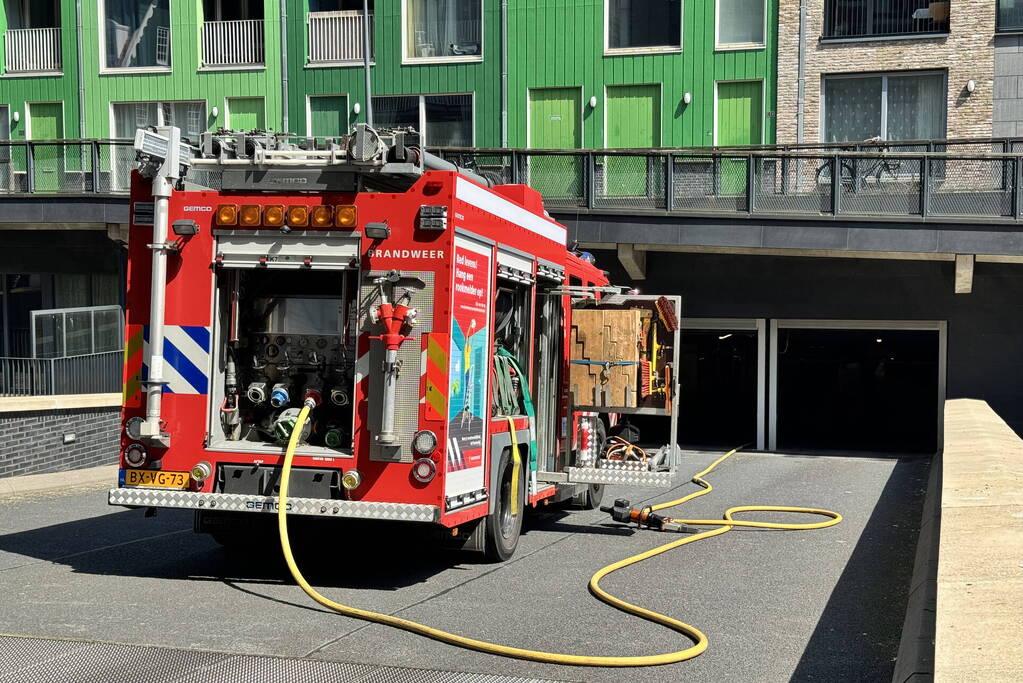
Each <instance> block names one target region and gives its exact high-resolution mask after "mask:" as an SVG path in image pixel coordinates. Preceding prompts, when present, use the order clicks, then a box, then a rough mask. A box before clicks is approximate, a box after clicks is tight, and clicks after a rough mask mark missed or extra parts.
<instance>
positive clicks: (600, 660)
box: [277, 406, 842, 667]
mask: <svg viewBox="0 0 1023 683" xmlns="http://www.w3.org/2000/svg"><path fill="white" fill-rule="evenodd" d="M308 415H309V407H308V406H306V407H304V408H302V411H301V412H300V413H299V416H298V419H297V420H296V426H295V429H294V430H293V431H292V433H291V439H290V440H289V441H288V448H287V451H285V454H284V466H283V471H282V472H281V490H280V498H279V500H278V508H277V525H278V528H279V530H280V536H281V550H282V551H283V552H284V559H285V561H286V562H287V564H288V569H289V570H290V571H291V575H292V576H293V577H294V578H295V581H296V582H297V583H298V585H299V586H301V587H302V590H304V591H305V592H306V594H308V595H309V597H311V598H312V599H313V600H315V601H316V602H318V603H320V604H321V605H323V606H324V607H327V608H329V609H332V610H334V611H335V612H338V613H340V614H343V615H345V616H347V617H354V618H356V619H363V620H365V621H370V622H374V623H378V624H384V625H387V626H393V627H395V628H400V629H403V630H405V631H411V632H412V633H417V634H419V635H422V636H426V637H427V638H433V639H434V640H439V641H441V642H443V643H448V644H449V645H455V646H458V647H464V648H469V649H472V650H478V651H480V652H486V653H489V654H494V655H500V656H502V657H514V658H517V659H528V660H532V661H536V662H547V663H551V664H569V665H574V666H608V667H619V666H654V665H658V664H671V663H674V662H682V661H685V660H687V659H692V658H693V657H696V656H697V655H699V654H701V653H702V652H703V651H704V650H706V649H707V636H706V635H704V634H703V632H702V631H700V630H699V629H698V628H696V627H695V626H691V625H689V624H686V623H684V622H682V621H679V620H678V619H673V618H671V617H669V616H666V615H664V614H660V613H658V612H654V611H653V610H649V609H646V608H644V607H640V606H638V605H633V604H632V603H629V602H626V601H624V600H622V599H620V598H616V597H615V596H613V595H611V594H610V593H608V592H607V591H605V590H604V589H603V588H601V587H600V580H601V579H603V578H604V577H605V576H607V575H608V574H610V573H612V572H615V571H618V570H619V569H623V568H624V567H628V566H630V565H633V564H636V563H638V562H642V561H643V560H646V559H649V558H651V557H654V556H655V555H660V554H661V553H666V552H668V551H669V550H673V549H675V548H678V547H680V546H683V545H687V544H689V543H695V542H696V541H700V540H703V539H705V538H710V537H711V536H720V535H721V534H724V533H726V532H728V531H730V530H731V529H733V528H734V527H737V526H744V527H757V528H760V529H790V530H791V529H823V528H824V527H829V526H833V525H835V524H838V523H839V522H840V521H842V516H841V515H840V514H838V513H837V512H831V511H830V510H820V509H817V508H804V507H780V506H775V505H742V506H738V507H733V508H729V509H728V510H726V511H725V515H724V519H723V520H721V519H678V520H676V521H678V522H681V523H685V524H690V525H703V526H714V527H716V528H714V529H709V530H707V531H702V532H700V533H697V534H694V535H692V536H684V537H682V538H679V539H677V540H674V541H671V542H670V543H665V544H664V545H661V546H658V547H656V548H653V549H651V550H647V551H645V552H642V553H639V554H638V555H633V556H632V557H628V558H626V559H624V560H619V561H618V562H615V563H613V564H609V565H607V566H606V567H604V568H603V569H600V570H598V571H597V573H595V574H594V575H593V576H592V577H590V584H589V588H590V591H591V592H592V593H593V594H594V595H595V596H596V597H597V598H599V599H600V600H603V601H604V602H606V603H607V604H609V605H611V606H612V607H616V608H617V609H620V610H622V611H623V612H627V613H629V614H634V615H636V616H638V617H642V618H643V619H647V620H649V621H652V622H654V623H657V624H661V625H662V626H665V627H667V628H670V629H672V630H674V631H678V632H679V633H681V634H683V635H684V636H686V637H687V638H689V639H691V640H692V641H693V644H692V645H690V646H689V647H687V648H684V649H682V650H677V651H675V652H665V653H663V654H654V655H639V656H629V657H615V656H591V655H578V654H566V653H558V652H544V651H542V650H528V649H525V648H519V647H512V646H509V645H499V644H497V643H490V642H487V641H485V640H477V639H475V638H469V637H467V636H460V635H457V634H455V633H448V632H447V631H442V630H440V629H437V628H433V627H431V626H426V625H425V624H420V623H417V622H414V621H410V620H408V619H402V618H400V617H395V616H391V615H389V614H382V613H380V612H372V611H370V610H364V609H359V608H357V607H351V606H349V605H342V604H341V603H339V602H334V601H333V600H331V599H330V598H328V597H325V596H324V595H322V594H321V593H319V592H318V591H317V590H316V589H315V588H313V587H312V586H311V585H310V584H309V582H308V581H306V579H305V577H304V576H302V572H301V571H299V569H298V566H297V565H296V564H295V557H294V555H293V554H292V552H291V543H290V541H289V540H288V515H287V500H288V479H289V477H290V475H291V463H292V460H293V459H294V456H295V448H296V447H297V445H298V441H299V438H300V436H301V433H302V430H301V429H300V428H299V425H303V424H305V420H306V418H307V417H308ZM737 451H738V449H732V450H731V451H729V452H727V453H725V454H724V455H722V456H721V457H720V458H718V459H717V460H715V461H714V462H713V463H711V465H710V466H709V467H707V468H706V469H705V470H703V471H702V472H700V473H698V474H696V475H694V476H693V478H692V481H693V483H695V484H698V485H699V486H701V487H702V489H701V490H700V491H696V492H695V493H690V494H689V495H686V496H683V497H682V498H679V499H677V500H671V501H668V502H666V503H659V504H657V505H653V506H650V508H649V509H650V510H651V511H653V510H664V509H666V508H670V507H674V506H676V505H681V504H683V503H685V502H687V501H690V500H692V499H694V498H697V497H699V496H703V495H706V494H708V493H710V492H711V491H712V490H713V487H712V486H711V485H710V483H709V482H707V481H706V480H704V479H703V477H704V476H706V475H707V474H709V473H710V472H712V471H713V470H714V468H715V467H717V466H718V465H720V464H721V463H722V462H724V461H725V460H726V459H727V458H729V457H731V456H732V455H734V454H735V453H736V452H737ZM739 512H800V513H806V514H813V515H822V516H824V517H829V518H830V519H828V520H826V521H824V522H812V523H807V524H778V523H774V522H748V521H744V520H737V519H733V517H732V515H733V514H735V513H739Z"/></svg>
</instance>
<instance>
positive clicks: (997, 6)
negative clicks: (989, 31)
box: [995, 0, 1023, 35]
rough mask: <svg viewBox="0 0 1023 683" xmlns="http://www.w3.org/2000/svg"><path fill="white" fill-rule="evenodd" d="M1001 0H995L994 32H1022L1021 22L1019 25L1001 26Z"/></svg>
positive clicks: (1009, 33)
mask: <svg viewBox="0 0 1023 683" xmlns="http://www.w3.org/2000/svg"><path fill="white" fill-rule="evenodd" d="M1001 9H1002V0H995V33H998V34H1002V35H1012V34H1014V33H1023V23H1021V24H1020V25H1019V26H1013V27H1012V28H1004V27H1003V26H1002V16H1001V15H1002V13H1001Z"/></svg>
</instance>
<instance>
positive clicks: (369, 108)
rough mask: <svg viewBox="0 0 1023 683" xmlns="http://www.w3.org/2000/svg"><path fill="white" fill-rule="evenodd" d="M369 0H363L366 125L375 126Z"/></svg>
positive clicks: (363, 68) (363, 67)
mask: <svg viewBox="0 0 1023 683" xmlns="http://www.w3.org/2000/svg"><path fill="white" fill-rule="evenodd" d="M369 45H370V26H369V0H362V71H363V73H364V74H365V77H366V125H368V126H369V127H370V128H372V127H373V88H372V77H371V76H370V73H369V61H370V54H369Z"/></svg>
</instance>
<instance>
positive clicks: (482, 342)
mask: <svg viewBox="0 0 1023 683" xmlns="http://www.w3.org/2000/svg"><path fill="white" fill-rule="evenodd" d="M452 257H453V258H452V271H453V276H454V283H453V286H452V289H451V353H450V356H449V361H448V449H447V459H446V462H445V467H446V472H447V474H446V476H445V478H444V481H445V483H444V494H445V495H446V496H449V497H450V496H457V495H459V494H462V493H469V492H472V491H478V490H480V489H482V488H483V487H484V486H485V484H484V471H485V468H484V466H483V464H484V449H485V447H486V443H487V423H488V422H489V421H490V406H489V405H488V404H487V381H488V380H489V378H490V372H489V368H490V363H489V359H490V353H489V350H490V302H491V300H492V298H493V297H492V292H491V284H490V266H491V259H492V258H493V249H492V248H491V247H488V246H485V245H483V244H480V243H479V242H477V241H475V240H472V239H469V238H467V237H463V236H461V235H455V249H454V253H453V254H452Z"/></svg>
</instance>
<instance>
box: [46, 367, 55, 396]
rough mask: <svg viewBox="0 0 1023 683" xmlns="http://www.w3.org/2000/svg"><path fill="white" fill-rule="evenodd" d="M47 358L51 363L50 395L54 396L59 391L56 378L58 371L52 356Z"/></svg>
mask: <svg viewBox="0 0 1023 683" xmlns="http://www.w3.org/2000/svg"><path fill="white" fill-rule="evenodd" d="M46 360H47V362H48V363H49V364H50V396H53V395H54V394H56V393H57V379H56V378H57V372H56V369H55V368H54V367H53V362H54V361H53V359H52V358H47V359H46Z"/></svg>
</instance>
